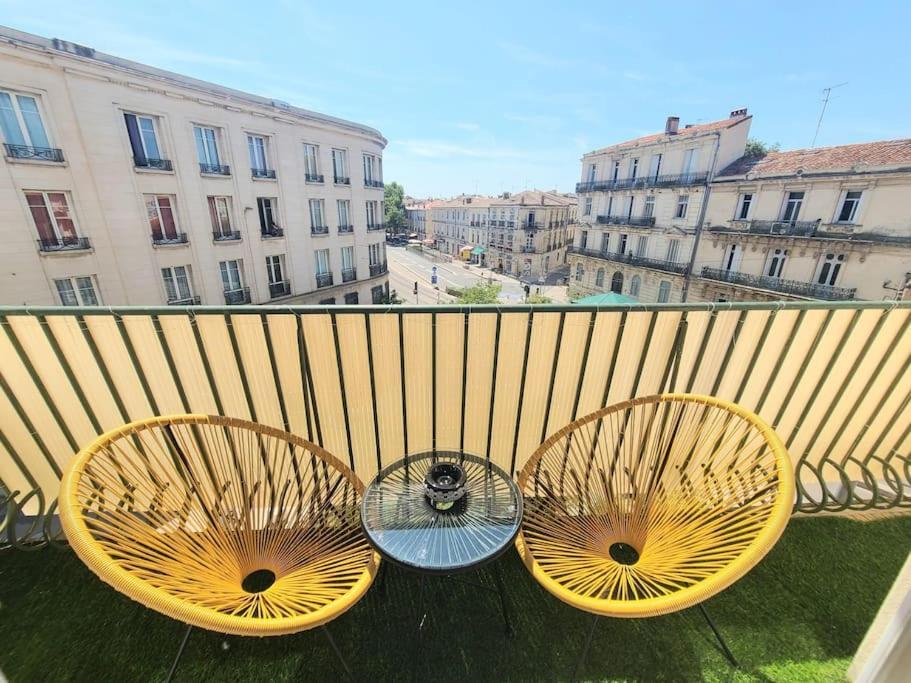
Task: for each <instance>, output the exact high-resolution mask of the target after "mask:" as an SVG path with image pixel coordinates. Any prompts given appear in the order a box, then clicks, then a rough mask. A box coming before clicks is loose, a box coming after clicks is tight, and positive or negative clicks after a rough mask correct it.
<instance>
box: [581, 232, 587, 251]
mask: <svg viewBox="0 0 911 683" xmlns="http://www.w3.org/2000/svg"><path fill="white" fill-rule="evenodd" d="M579 247H580V248H582V249H585V248H586V247H588V230H582V231H581V232H579Z"/></svg>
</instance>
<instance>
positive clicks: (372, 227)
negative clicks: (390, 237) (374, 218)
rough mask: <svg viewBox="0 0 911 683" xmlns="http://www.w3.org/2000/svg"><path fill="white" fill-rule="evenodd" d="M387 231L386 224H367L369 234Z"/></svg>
mask: <svg viewBox="0 0 911 683" xmlns="http://www.w3.org/2000/svg"><path fill="white" fill-rule="evenodd" d="M385 229H386V224H385V223H367V230H368V231H369V232H375V231H380V230H385Z"/></svg>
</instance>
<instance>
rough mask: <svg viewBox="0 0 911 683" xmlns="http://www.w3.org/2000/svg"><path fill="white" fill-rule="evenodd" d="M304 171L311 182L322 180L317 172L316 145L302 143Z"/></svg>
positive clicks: (317, 155)
mask: <svg viewBox="0 0 911 683" xmlns="http://www.w3.org/2000/svg"><path fill="white" fill-rule="evenodd" d="M304 173H306V180H308V181H310V182H311V183H312V182H322V180H323V177H322V176H321V175H320V174H319V147H317V146H316V145H304Z"/></svg>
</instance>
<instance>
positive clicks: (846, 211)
mask: <svg viewBox="0 0 911 683" xmlns="http://www.w3.org/2000/svg"><path fill="white" fill-rule="evenodd" d="M862 194H863V192H861V191H859V190H851V191H848V192H845V196H844V198H843V199H842V200H841V208H840V209H839V210H838V222H839V223H853V222H854V217H855V216H856V215H857V207H858V206H860V197H861V195H862Z"/></svg>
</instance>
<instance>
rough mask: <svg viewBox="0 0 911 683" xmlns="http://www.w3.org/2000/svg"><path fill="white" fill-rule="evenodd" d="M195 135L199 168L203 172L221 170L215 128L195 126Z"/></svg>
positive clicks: (217, 171)
mask: <svg viewBox="0 0 911 683" xmlns="http://www.w3.org/2000/svg"><path fill="white" fill-rule="evenodd" d="M193 136H194V137H195V138H196V157H197V158H198V159H199V170H200V171H202V172H203V173H219V172H221V161H220V160H219V158H218V143H217V141H216V137H217V134H216V132H215V129H214V128H207V127H204V126H193Z"/></svg>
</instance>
